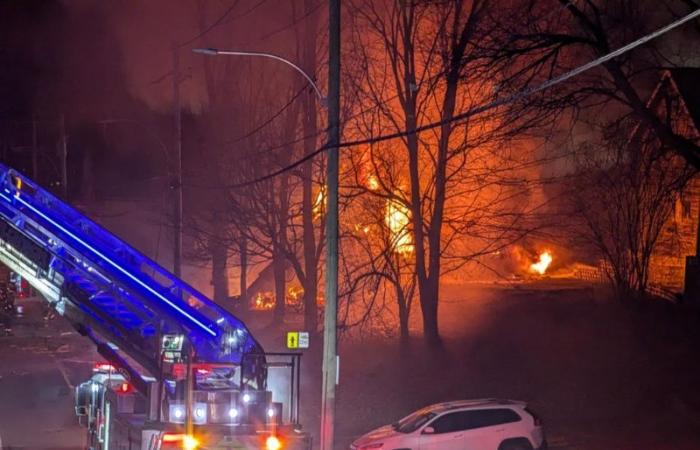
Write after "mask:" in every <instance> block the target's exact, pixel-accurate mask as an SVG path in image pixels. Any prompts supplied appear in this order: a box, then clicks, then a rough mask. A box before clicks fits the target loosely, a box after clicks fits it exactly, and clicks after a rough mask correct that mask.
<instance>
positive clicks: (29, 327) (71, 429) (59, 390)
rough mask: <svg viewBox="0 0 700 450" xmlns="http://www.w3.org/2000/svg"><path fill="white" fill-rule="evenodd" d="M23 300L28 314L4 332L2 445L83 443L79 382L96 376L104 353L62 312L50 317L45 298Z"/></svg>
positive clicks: (34, 449) (39, 448)
mask: <svg viewBox="0 0 700 450" xmlns="http://www.w3.org/2000/svg"><path fill="white" fill-rule="evenodd" d="M17 305H21V306H23V309H24V314H23V317H21V318H17V319H16V320H15V321H14V324H13V327H12V335H11V336H3V337H0V361H1V364H0V449H2V450H19V449H26V450H49V449H51V450H54V449H55V450H74V449H75V450H77V449H82V448H84V442H85V432H84V429H83V428H81V427H80V426H79V425H78V423H77V419H76V417H75V415H74V410H73V387H74V386H75V385H76V384H77V383H80V382H82V381H84V380H85V379H87V378H88V377H89V376H90V373H91V369H92V365H93V364H94V362H95V361H97V360H99V356H98V355H97V354H96V352H95V349H94V346H93V345H92V344H91V342H90V341H88V340H87V339H85V338H83V337H81V336H80V335H78V334H77V333H75V332H74V331H72V329H71V328H70V327H69V325H68V324H67V323H66V322H64V321H63V320H62V319H61V318H60V317H59V318H55V319H52V320H49V321H44V320H43V310H42V309H43V305H44V303H43V301H42V300H39V299H37V298H32V299H20V300H18V301H17Z"/></svg>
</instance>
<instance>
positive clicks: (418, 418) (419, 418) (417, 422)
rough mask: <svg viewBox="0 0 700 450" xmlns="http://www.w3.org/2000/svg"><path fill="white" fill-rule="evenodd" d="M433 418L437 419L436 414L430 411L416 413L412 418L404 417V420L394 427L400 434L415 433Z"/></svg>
mask: <svg viewBox="0 0 700 450" xmlns="http://www.w3.org/2000/svg"><path fill="white" fill-rule="evenodd" d="M433 417H435V413H434V412H430V411H428V410H420V411H416V412H414V413H413V414H411V415H410V416H407V417H404V418H403V419H401V420H399V421H398V422H396V423H395V424H394V425H393V427H394V429H395V430H396V431H398V432H399V433H413V432H414V431H416V430H417V429H418V428H420V427H421V426H423V424H425V423H427V422H428V421H429V420H430V419H432V418H433Z"/></svg>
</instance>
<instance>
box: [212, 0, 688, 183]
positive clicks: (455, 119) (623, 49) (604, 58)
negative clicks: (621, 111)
mask: <svg viewBox="0 0 700 450" xmlns="http://www.w3.org/2000/svg"><path fill="white" fill-rule="evenodd" d="M699 16H700V9H697V10H695V11H693V12H691V13H689V14H687V15H686V16H684V17H682V18H680V19H678V20H675V21H673V22H671V23H670V24H668V25H666V26H665V27H662V28H659V29H658V30H656V31H654V32H652V33H649V34H647V35H644V36H642V37H641V38H639V39H637V40H635V41H633V42H631V43H629V44H627V45H625V46H623V47H620V48H619V49H617V50H615V51H612V52H610V53H607V54H606V55H603V56H601V57H599V58H597V59H594V60H593V61H590V62H588V63H586V64H584V65H582V66H579V67H577V68H576V69H573V70H571V71H569V72H566V73H564V74H562V75H560V76H558V77H554V78H551V79H549V80H547V81H545V82H544V83H542V84H539V85H537V86H535V87H532V88H529V89H524V90H522V91H519V92H517V93H515V94H513V95H510V96H508V97H504V98H501V99H497V100H494V101H493V102H490V103H487V104H485V105H480V106H476V107H474V108H470V109H468V110H467V111H464V112H462V113H460V114H457V115H455V116H453V117H451V118H449V119H444V120H439V121H436V122H431V123H429V124H426V125H422V126H420V127H417V128H415V129H413V130H408V131H398V132H395V133H390V134H385V135H380V136H376V137H373V138H367V139H358V140H354V141H345V142H340V143H339V144H338V145H337V147H338V148H344V147H354V146H358V145H365V144H374V143H377V142H384V141H388V140H392V139H397V138H400V137H405V136H409V135H411V134H418V133H422V132H424V131H428V130H432V129H434V128H438V127H441V126H443V125H447V124H450V123H454V122H461V121H463V120H465V119H467V118H469V117H471V116H474V115H476V114H480V113H482V112H486V111H488V110H491V109H494V108H497V107H499V106H503V105H506V104H508V103H513V102H515V101H518V100H520V99H522V98H525V97H528V96H530V95H532V94H536V93H538V92H541V91H544V90H546V89H549V88H550V87H552V86H555V85H557V84H559V83H562V82H564V81H566V80H568V79H570V78H573V77H575V76H577V75H580V74H581V73H583V72H586V71H588V70H590V69H592V68H593V67H596V66H599V65H601V64H603V63H605V62H607V61H610V60H611V59H614V58H616V57H618V56H620V55H622V54H624V53H626V52H628V51H630V50H632V49H634V48H637V47H639V46H641V45H643V44H645V43H647V42H649V41H651V40H653V39H656V38H657V37H659V36H661V35H663V34H665V33H667V32H669V31H671V30H673V29H674V28H677V27H679V26H680V25H683V24H684V23H686V22H689V21H690V20H693V19H695V18H696V17H699ZM329 148H330V146H329V145H328V144H327V143H326V144H324V145H322V146H321V147H319V148H317V149H316V150H314V151H313V152H311V153H309V154H307V155H305V156H303V157H302V158H300V159H298V160H296V161H294V162H292V163H291V164H289V165H287V166H285V167H282V168H281V169H278V170H275V171H274V172H271V173H269V174H267V175H263V176H261V177H258V178H254V179H251V180H248V181H244V182H241V183H234V184H230V185H227V186H208V188H211V189H221V188H224V189H238V188H243V187H247V186H250V185H253V184H257V183H260V182H263V181H266V180H269V179H271V178H274V177H277V176H279V175H281V174H283V173H285V172H288V171H290V170H293V169H295V168H296V167H298V166H300V165H301V164H303V163H305V162H306V161H309V160H310V159H313V158H314V157H316V156H317V155H319V154H321V153H323V152H325V151H326V150H328V149H329ZM200 187H205V186H200Z"/></svg>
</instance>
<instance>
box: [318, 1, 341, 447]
mask: <svg viewBox="0 0 700 450" xmlns="http://www.w3.org/2000/svg"><path fill="white" fill-rule="evenodd" d="M329 4H330V8H329V11H328V23H329V27H330V29H329V33H328V151H327V154H328V166H327V168H326V170H327V172H326V176H327V177H326V179H327V183H328V188H327V189H326V293H325V297H326V305H325V318H324V327H323V393H322V396H321V450H333V437H334V424H335V388H336V384H337V382H338V365H339V360H338V355H337V350H338V349H337V344H336V337H337V336H336V333H337V331H336V321H337V311H338V144H339V143H340V0H330V1H329Z"/></svg>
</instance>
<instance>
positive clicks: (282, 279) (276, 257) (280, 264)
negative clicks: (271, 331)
mask: <svg viewBox="0 0 700 450" xmlns="http://www.w3.org/2000/svg"><path fill="white" fill-rule="evenodd" d="M286 262H287V260H286V258H285V256H284V253H283V252H282V251H280V250H279V249H274V250H273V255H272V271H273V273H274V278H275V312H274V319H273V322H274V323H276V324H279V323H282V322H283V321H284V301H285V298H286V296H287V293H286V283H287V279H286V270H285V266H286Z"/></svg>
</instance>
